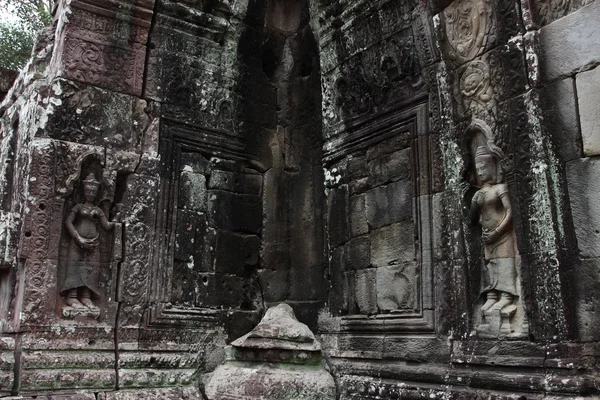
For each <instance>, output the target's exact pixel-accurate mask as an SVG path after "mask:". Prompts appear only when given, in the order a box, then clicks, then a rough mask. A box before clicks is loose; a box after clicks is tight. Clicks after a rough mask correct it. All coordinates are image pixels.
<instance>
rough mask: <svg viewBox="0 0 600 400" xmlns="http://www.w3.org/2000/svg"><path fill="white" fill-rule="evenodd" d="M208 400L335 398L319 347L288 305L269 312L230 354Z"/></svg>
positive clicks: (208, 391) (215, 376)
mask: <svg viewBox="0 0 600 400" xmlns="http://www.w3.org/2000/svg"><path fill="white" fill-rule="evenodd" d="M206 395H207V397H208V399H209V400H225V399H245V400H258V399H264V400H267V399H271V400H280V399H303V400H329V399H331V400H333V399H335V398H336V397H335V383H334V381H333V377H332V376H331V375H330V374H329V372H327V371H326V370H325V369H324V368H323V366H322V355H321V344H320V343H319V342H318V341H317V340H316V339H315V336H314V334H313V333H312V332H311V331H310V329H309V328H308V327H307V326H306V325H304V324H303V323H300V322H298V320H297V319H296V317H295V316H294V311H293V310H292V308H291V307H290V306H289V305H287V304H280V305H278V306H275V307H271V308H269V309H268V310H267V312H266V313H265V316H264V317H263V319H262V320H261V321H260V323H259V324H258V325H257V326H256V327H255V328H254V329H253V330H252V331H251V332H250V333H248V334H246V335H244V336H242V337H241V338H239V339H237V340H235V341H234V342H233V343H232V344H231V347H230V348H229V349H228V357H227V360H226V362H225V364H223V365H221V366H219V367H218V368H217V369H216V370H215V372H214V373H213V375H212V377H211V379H210V382H209V383H208V385H207V387H206Z"/></svg>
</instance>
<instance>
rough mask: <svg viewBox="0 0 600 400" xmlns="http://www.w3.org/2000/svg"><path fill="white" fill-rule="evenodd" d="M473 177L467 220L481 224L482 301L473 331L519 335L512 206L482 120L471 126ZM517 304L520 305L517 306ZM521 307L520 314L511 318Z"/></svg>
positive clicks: (497, 151)
mask: <svg viewBox="0 0 600 400" xmlns="http://www.w3.org/2000/svg"><path fill="white" fill-rule="evenodd" d="M468 133H469V134H471V135H472V137H471V143H470V156H471V157H472V160H471V162H472V163H471V166H472V171H471V178H472V183H473V184H474V186H475V187H476V188H477V191H476V192H475V194H474V195H473V197H472V198H471V201H470V210H469V217H470V220H471V223H472V224H473V225H474V226H475V227H477V228H478V229H480V231H481V232H480V238H481V243H482V248H483V251H482V260H479V261H476V263H478V264H479V265H480V266H481V284H480V288H479V296H480V305H478V306H477V317H476V318H475V319H476V320H477V321H478V322H477V323H476V324H477V326H476V328H475V330H476V332H477V333H478V334H479V335H481V336H484V337H498V336H502V335H510V336H517V335H520V334H522V333H523V332H522V331H523V329H524V324H525V320H524V310H523V306H522V302H521V301H520V297H521V295H520V293H521V290H520V278H519V271H518V268H519V263H520V257H519V252H518V249H517V245H516V235H515V230H514V227H513V209H512V205H511V201H510V198H509V189H508V185H507V183H506V179H505V176H504V168H503V166H502V162H503V161H504V160H505V159H506V157H505V156H504V154H503V152H502V150H500V148H498V147H497V146H496V145H494V144H493V143H492V141H491V130H490V129H489V127H488V126H487V124H485V122H483V121H480V120H475V121H474V122H473V124H472V125H471V126H470V127H469V129H468ZM519 308H520V309H519ZM517 311H519V318H514V317H515V315H516V314H517Z"/></svg>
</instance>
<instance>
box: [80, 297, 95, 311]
mask: <svg viewBox="0 0 600 400" xmlns="http://www.w3.org/2000/svg"><path fill="white" fill-rule="evenodd" d="M81 304H83V305H84V306H85V307H87V308H89V309H90V310H93V309H95V308H98V307H96V306H95V305H94V303H93V302H92V299H90V298H85V297H84V298H83V299H81Z"/></svg>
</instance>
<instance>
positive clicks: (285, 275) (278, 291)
mask: <svg viewBox="0 0 600 400" xmlns="http://www.w3.org/2000/svg"><path fill="white" fill-rule="evenodd" d="M258 279H259V280H260V285H261V287H262V289H263V295H264V301H266V302H278V301H284V300H286V299H288V298H289V294H290V271H289V269H287V268H282V269H278V270H272V269H263V270H259V271H258Z"/></svg>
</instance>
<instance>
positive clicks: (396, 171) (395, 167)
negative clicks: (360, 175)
mask: <svg viewBox="0 0 600 400" xmlns="http://www.w3.org/2000/svg"><path fill="white" fill-rule="evenodd" d="M410 155H411V149H404V150H400V151H396V152H394V153H391V154H386V155H383V156H381V157H378V158H375V159H372V160H370V161H369V162H368V164H367V169H368V171H369V183H370V184H371V186H372V187H374V186H379V185H381V184H383V183H387V182H391V181H397V180H399V179H406V178H409V177H410V169H411V167H410V165H411V164H410Z"/></svg>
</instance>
